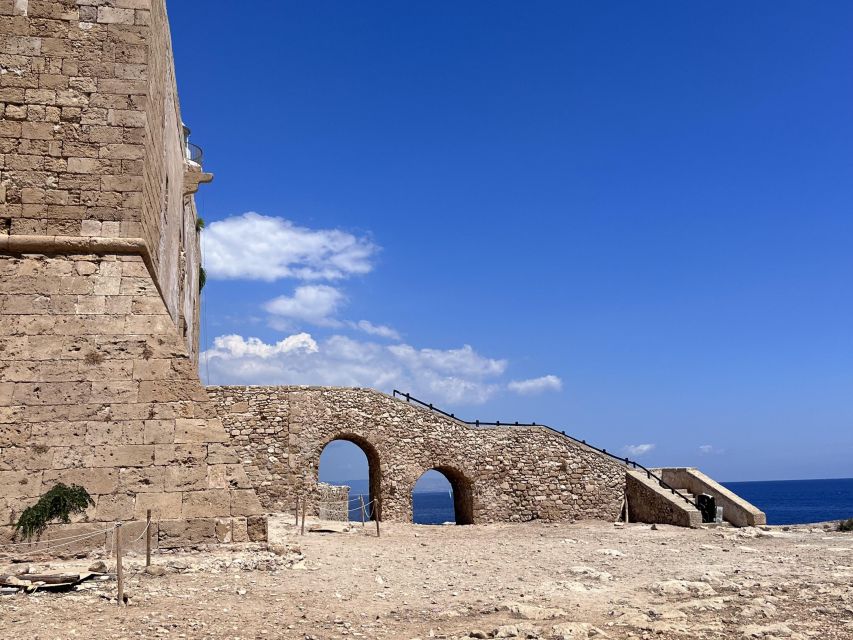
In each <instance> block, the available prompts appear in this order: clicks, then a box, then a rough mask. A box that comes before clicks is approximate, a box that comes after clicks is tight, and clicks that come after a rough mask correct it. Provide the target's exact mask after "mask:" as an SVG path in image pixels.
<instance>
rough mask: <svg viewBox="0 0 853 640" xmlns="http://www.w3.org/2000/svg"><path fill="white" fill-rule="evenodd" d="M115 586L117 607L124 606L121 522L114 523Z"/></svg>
mask: <svg viewBox="0 0 853 640" xmlns="http://www.w3.org/2000/svg"><path fill="white" fill-rule="evenodd" d="M115 537H116V585H117V587H118V596H117V598H116V599H117V601H118V606H120V607H121V606H124V570H123V569H122V566H121V522H116V528H115Z"/></svg>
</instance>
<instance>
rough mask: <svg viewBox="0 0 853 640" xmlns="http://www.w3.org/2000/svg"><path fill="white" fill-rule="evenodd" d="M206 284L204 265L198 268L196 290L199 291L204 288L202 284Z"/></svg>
mask: <svg viewBox="0 0 853 640" xmlns="http://www.w3.org/2000/svg"><path fill="white" fill-rule="evenodd" d="M205 284H207V271H205V270H204V267H199V268H198V292H199V293H201V290H202V289H204V285H205Z"/></svg>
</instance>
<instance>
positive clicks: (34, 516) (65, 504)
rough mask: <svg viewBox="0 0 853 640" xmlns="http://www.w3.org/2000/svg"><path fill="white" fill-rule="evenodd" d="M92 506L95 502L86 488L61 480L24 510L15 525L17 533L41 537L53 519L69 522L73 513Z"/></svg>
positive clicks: (29, 537)
mask: <svg viewBox="0 0 853 640" xmlns="http://www.w3.org/2000/svg"><path fill="white" fill-rule="evenodd" d="M90 506H91V507H94V506H95V502H94V500H92V497H91V496H90V495H89V492H88V491H86V489H84V488H83V487H81V486H79V485H76V484H72V485H71V486H70V487H69V486H68V485H65V484H62V483H61V482H60V483H59V484H57V485H55V486H54V487H53V488H52V489H50V490H49V491H48V492H47V493H45V494H44V495H43V496H42V497H41V498H39V501H38V502H36V503H35V504H34V505H33V506H31V507H27V508H26V509H24V510H23V512H22V513H21V517H20V518H18V523H17V524H16V525H15V535H16V536H17V535H18V533H20V534H21V536H22V537H23V538H26V539H27V540H32V539H33V538H39V537H41V534H42V533H44V530H45V529H47V525H48V524H50V523H51V522H52V521H54V520H59V522H61V523H63V524H68V523H69V522H71V515H72V514H75V513H83V512H84V511H85V510H86V509H87V508H88V507H90Z"/></svg>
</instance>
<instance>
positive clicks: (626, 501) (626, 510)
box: [625, 493, 630, 524]
mask: <svg viewBox="0 0 853 640" xmlns="http://www.w3.org/2000/svg"><path fill="white" fill-rule="evenodd" d="M629 522H630V520H629V518H628V494H627V493H626V494H625V524H628V523H629Z"/></svg>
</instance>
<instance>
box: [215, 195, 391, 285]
mask: <svg viewBox="0 0 853 640" xmlns="http://www.w3.org/2000/svg"><path fill="white" fill-rule="evenodd" d="M201 245H202V251H203V253H204V260H205V269H206V271H207V275H208V276H209V277H210V278H219V279H245V280H265V281H267V282H273V281H275V280H279V279H281V278H296V279H299V280H338V279H342V278H347V277H350V276H354V275H363V274H365V273H369V272H370V271H371V269H372V268H373V262H372V260H373V258H374V256H375V255H376V253H377V251H378V250H379V247H377V246H376V245H375V244H373V243H372V242H371V241H370V240H369V239H368V238H366V237H357V236H355V235H353V234H351V233H347V232H345V231H341V230H339V229H309V228H307V227H300V226H297V225H295V224H294V223H293V222H291V221H290V220H286V219H285V218H278V217H273V216H264V215H261V214H259V213H254V212H249V213H244V214H243V215H240V216H232V217H230V218H226V219H224V220H218V221H216V222H212V223H210V224H209V225H207V227H206V228H205V229H204V231H203V232H202V235H201Z"/></svg>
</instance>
